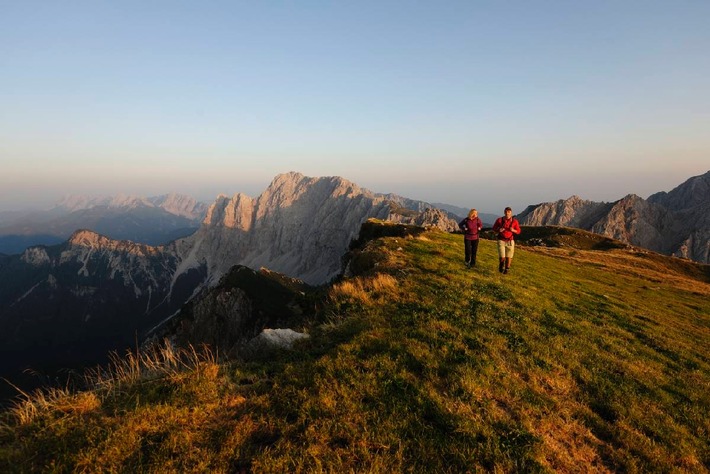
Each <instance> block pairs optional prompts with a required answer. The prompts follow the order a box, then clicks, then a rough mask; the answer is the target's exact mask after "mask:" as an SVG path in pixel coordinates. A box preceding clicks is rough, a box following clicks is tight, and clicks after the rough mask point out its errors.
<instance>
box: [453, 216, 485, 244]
mask: <svg viewBox="0 0 710 474" xmlns="http://www.w3.org/2000/svg"><path fill="white" fill-rule="evenodd" d="M482 228H483V222H481V219H479V218H478V217H476V218H475V219H469V218H468V217H467V218H465V219H464V220H462V221H461V222H459V229H461V230H462V231H463V237H464V239H466V240H478V231H479V230H481V229H482Z"/></svg>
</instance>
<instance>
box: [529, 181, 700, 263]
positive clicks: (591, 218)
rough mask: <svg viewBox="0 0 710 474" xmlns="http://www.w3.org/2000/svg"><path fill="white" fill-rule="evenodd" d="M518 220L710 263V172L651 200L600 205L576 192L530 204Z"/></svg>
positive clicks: (631, 198)
mask: <svg viewBox="0 0 710 474" xmlns="http://www.w3.org/2000/svg"><path fill="white" fill-rule="evenodd" d="M518 219H519V220H520V222H521V223H522V224H526V225H562V226H572V227H578V228H581V229H586V230H590V231H592V232H596V233H599V234H603V235H606V236H608V237H612V238H614V239H618V240H621V241H623V242H626V243H629V244H633V245H638V246H641V247H645V248H648V249H651V250H654V251H657V252H662V253H665V254H670V255H676V256H680V257H684V258H689V259H691V260H695V261H697V262H701V263H710V171H708V172H707V173H705V174H704V175H701V176H695V177H693V178H690V179H688V180H687V181H686V182H684V183H683V184H681V185H679V186H678V187H676V188H675V189H673V190H672V191H671V192H669V193H665V192H662V193H656V194H654V195H652V196H650V197H649V198H648V200H644V199H642V198H640V197H638V196H636V195H633V194H630V195H628V196H626V197H624V198H623V199H620V200H618V201H616V202H613V203H600V202H593V201H585V200H582V199H580V198H579V197H578V196H572V197H570V198H569V199H565V200H559V201H556V202H549V203H542V204H537V205H534V206H528V207H527V209H525V210H524V211H523V212H522V213H521V214H520V215H519V216H518Z"/></svg>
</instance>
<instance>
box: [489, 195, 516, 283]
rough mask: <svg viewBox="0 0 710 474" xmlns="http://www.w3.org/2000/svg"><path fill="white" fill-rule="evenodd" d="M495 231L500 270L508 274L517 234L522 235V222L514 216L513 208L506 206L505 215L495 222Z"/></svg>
mask: <svg viewBox="0 0 710 474" xmlns="http://www.w3.org/2000/svg"><path fill="white" fill-rule="evenodd" d="M493 232H494V233H495V234H497V235H498V257H499V258H500V262H499V263H498V271H499V272H501V273H503V274H506V273H508V271H509V270H510V263H511V262H512V261H513V253H514V252H515V240H514V236H515V235H520V224H519V223H518V220H517V219H516V218H515V217H513V210H512V209H511V208H509V207H506V208H505V215H504V216H503V217H499V218H498V219H496V222H495V224H493Z"/></svg>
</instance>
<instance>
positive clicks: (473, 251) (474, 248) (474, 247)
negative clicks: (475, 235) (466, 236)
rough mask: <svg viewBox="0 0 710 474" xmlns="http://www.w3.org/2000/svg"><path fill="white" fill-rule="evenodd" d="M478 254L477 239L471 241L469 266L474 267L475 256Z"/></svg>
mask: <svg viewBox="0 0 710 474" xmlns="http://www.w3.org/2000/svg"><path fill="white" fill-rule="evenodd" d="M477 253H478V239H476V240H472V241H471V260H470V261H471V265H472V266H474V267H475V266H476V254H477Z"/></svg>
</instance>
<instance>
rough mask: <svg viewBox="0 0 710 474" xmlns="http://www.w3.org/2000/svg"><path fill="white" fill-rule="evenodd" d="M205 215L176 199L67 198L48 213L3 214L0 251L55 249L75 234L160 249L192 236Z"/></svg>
mask: <svg viewBox="0 0 710 474" xmlns="http://www.w3.org/2000/svg"><path fill="white" fill-rule="evenodd" d="M206 210H207V205H206V204H204V203H199V202H197V201H195V200H194V199H193V198H191V197H188V196H183V195H178V194H169V195H165V196H158V197H151V198H141V197H135V196H117V197H111V198H89V197H86V196H71V197H67V198H64V199H63V200H61V201H60V202H59V203H58V204H57V206H56V207H55V208H54V209H52V210H50V211H45V212H33V213H30V214H27V215H22V214H17V213H15V214H6V215H5V216H4V217H5V218H4V219H2V220H0V252H3V253H6V254H16V253H21V252H23V251H24V250H25V249H26V248H28V247H30V246H32V245H54V244H58V243H61V242H64V241H65V240H66V239H67V238H68V237H69V236H70V235H72V233H73V232H74V231H75V230H77V229H91V230H93V231H95V232H98V233H100V234H103V235H106V236H109V237H111V238H113V239H117V240H132V241H134V242H139V243H144V244H148V245H160V244H164V243H167V242H170V241H172V240H175V239H178V238H181V237H185V236H187V235H190V234H192V233H193V232H195V231H196V230H197V229H198V228H199V223H200V221H201V220H202V219H203V218H204V215H205V212H206Z"/></svg>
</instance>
